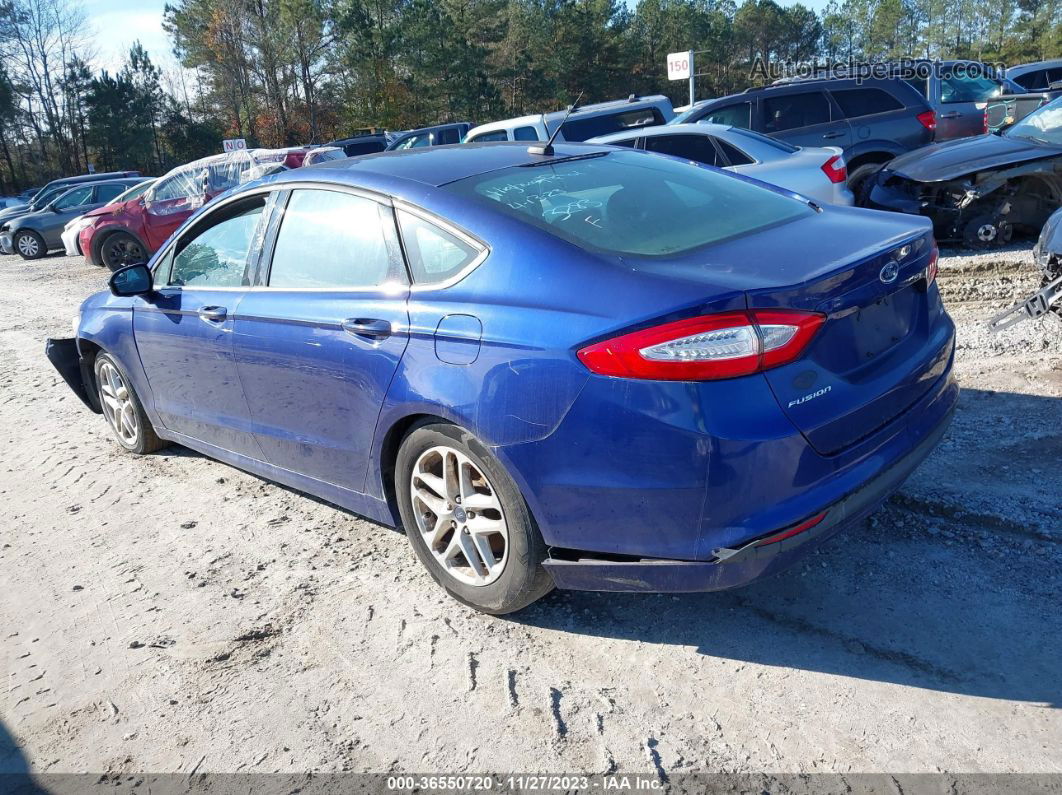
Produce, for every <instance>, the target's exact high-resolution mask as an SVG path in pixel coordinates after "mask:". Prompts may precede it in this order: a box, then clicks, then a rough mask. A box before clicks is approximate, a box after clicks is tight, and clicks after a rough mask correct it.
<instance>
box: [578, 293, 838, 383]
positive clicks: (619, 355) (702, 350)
mask: <svg viewBox="0 0 1062 795" xmlns="http://www.w3.org/2000/svg"><path fill="white" fill-rule="evenodd" d="M825 320H826V316H825V315H820V314H817V313H815V312H796V311H791V310H783V309H771V310H768V309H750V310H748V311H747V312H724V313H721V314H718V315H702V316H701V317H694V318H690V319H688V320H678V321H675V322H674V323H665V324H664V325H662V326H653V327H652V328H647V329H642V330H641V331H635V332H632V333H630V334H624V335H622V336H620V337H613V338H612V339H609V340H605V341H604V342H597V343H594V344H593V345H588V346H587V347H585V348H583V349H581V350H580V351H579V352H578V356H579V359H580V361H582V363H583V364H584V365H586V367H587V368H588V369H589V370H590V371H591V372H594V373H597V374H598V375H611V376H615V377H617V378H645V379H651V380H654V381H709V380H713V379H717V378H734V377H737V376H741V375H750V374H751V373H757V372H760V371H761V370H767V369H769V368H771V367H778V366H779V365H783V364H787V363H788V362H791V361H793V360H794V359H796V358H797V357H798V356H799V355H800V353H801V352H802V351H803V350H804V348H806V347H807V344H808V343H809V342H810V341H811V338H812V337H814V336H815V332H816V331H818V330H819V327H820V326H821V325H822V324H823V322H824V321H825Z"/></svg>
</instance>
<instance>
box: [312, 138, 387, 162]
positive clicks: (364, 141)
mask: <svg viewBox="0 0 1062 795" xmlns="http://www.w3.org/2000/svg"><path fill="white" fill-rule="evenodd" d="M389 143H391V141H390V138H389V137H388V136H387V134H386V133H366V134H365V135H357V136H354V137H353V138H340V139H339V140H336V141H329V142H328V143H327V144H325V146H334V147H338V148H339V149H342V150H343V152H344V154H346V156H347V157H357V156H358V155H371V154H373V153H374V152H382V151H384V150H385V149H387V145H388V144H389Z"/></svg>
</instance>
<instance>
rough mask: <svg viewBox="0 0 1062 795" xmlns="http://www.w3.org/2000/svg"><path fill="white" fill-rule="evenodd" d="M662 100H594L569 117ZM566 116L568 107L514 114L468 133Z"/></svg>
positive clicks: (661, 98) (661, 99)
mask: <svg viewBox="0 0 1062 795" xmlns="http://www.w3.org/2000/svg"><path fill="white" fill-rule="evenodd" d="M663 102H666V103H667V104H668V105H670V104H671V100H670V99H668V98H667V97H665V96H664V95H663V94H653V95H651V96H646V97H638V96H634V95H632V96H630V97H627V98H626V99H610V100H608V101H607V102H595V103H592V104H589V105H580V106H579V107H577V108H576V109H575V110H573V111H572V112H571V119H572V120H573V121H574V120H576V119H579V118H587V117H592V116H595V115H597V114H605V113H615V112H616V111H620V110H623V109H625V108H633V109H638V108H644V107H654V106H656V105H659V104H661V103H663ZM565 116H568V109H567V108H564V109H563V110H552V111H549V112H548V113H532V114H530V115H528V116H515V117H513V118H511V119H500V120H498V121H490V122H486V123H485V124H480V125H478V126H476V127H474V128H472V129H471V130H469V131H468V134H469V135H472V134H477V135H478V134H479V133H483V132H493V131H495V130H504V129H507V128H509V127H519V126H524V125H527V126H531V125H534V124H540V123H541V124H545V125H547V126H548V125H549V124H550V123H551V122H555V121H561V120H563V119H564V118H565Z"/></svg>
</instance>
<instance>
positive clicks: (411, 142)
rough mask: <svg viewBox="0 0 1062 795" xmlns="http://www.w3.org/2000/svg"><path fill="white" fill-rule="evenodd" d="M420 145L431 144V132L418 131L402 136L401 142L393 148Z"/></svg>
mask: <svg viewBox="0 0 1062 795" xmlns="http://www.w3.org/2000/svg"><path fill="white" fill-rule="evenodd" d="M422 146H431V133H420V134H418V135H411V136H409V137H408V138H403V139H402V143H400V144H399V145H398V146H396V147H395V149H419V148H420V147H422Z"/></svg>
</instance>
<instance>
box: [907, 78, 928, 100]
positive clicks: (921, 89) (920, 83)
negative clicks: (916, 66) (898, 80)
mask: <svg viewBox="0 0 1062 795" xmlns="http://www.w3.org/2000/svg"><path fill="white" fill-rule="evenodd" d="M903 82H905V83H907V85H909V86H910V87H911V88H913V89H914V90H915V91H917V92H918V93H919V94H921V95H922V96H923V97H928V96H929V87H928V84H927V82H926V78H924V77H912V78H904V81H903Z"/></svg>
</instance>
